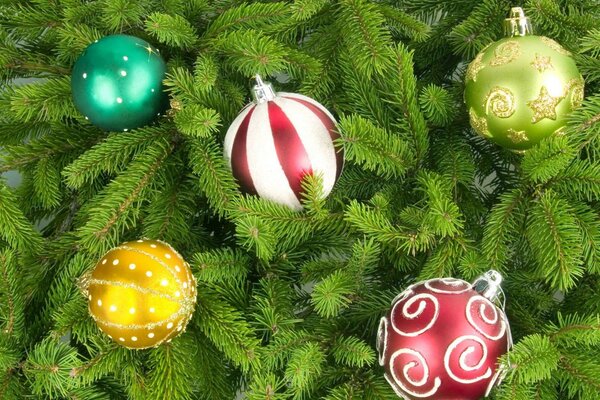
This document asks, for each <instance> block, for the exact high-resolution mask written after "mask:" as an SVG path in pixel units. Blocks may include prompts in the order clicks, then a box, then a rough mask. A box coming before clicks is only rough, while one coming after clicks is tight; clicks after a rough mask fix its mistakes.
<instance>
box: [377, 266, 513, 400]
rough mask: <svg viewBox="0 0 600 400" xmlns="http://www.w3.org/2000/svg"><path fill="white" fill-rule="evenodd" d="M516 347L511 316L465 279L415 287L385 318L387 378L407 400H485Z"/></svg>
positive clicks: (381, 346) (381, 336) (382, 353)
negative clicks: (503, 358) (505, 356)
mask: <svg viewBox="0 0 600 400" xmlns="http://www.w3.org/2000/svg"><path fill="white" fill-rule="evenodd" d="M511 345H512V341H511V337H510V328H509V325H508V322H507V319H506V315H505V314H504V312H503V311H502V310H500V309H499V308H498V307H496V306H495V305H494V304H492V303H491V302H490V301H489V300H488V299H486V298H485V297H483V296H481V295H480V294H479V293H478V292H476V291H475V290H473V289H472V286H471V284H469V283H468V282H465V281H463V280H459V279H452V278H444V279H432V280H428V281H425V282H421V283H418V284H415V285H412V286H410V287H409V288H408V289H406V290H405V291H404V292H402V293H401V294H399V295H398V296H397V297H396V298H395V299H394V300H393V302H392V308H391V310H390V311H389V312H388V314H387V315H386V316H385V317H383V318H382V319H381V322H380V325H379V333H378V342H377V348H378V350H379V363H380V364H381V365H382V366H383V367H384V368H385V371H386V372H385V378H386V379H387V381H388V382H389V383H390V385H391V386H392V387H393V388H394V390H395V392H396V393H397V394H398V396H400V397H401V398H403V399H410V400H416V399H421V400H422V399H426V400H479V399H481V398H482V397H484V396H487V394H488V393H489V392H490V390H491V389H492V388H493V387H494V385H496V384H497V383H498V381H499V380H501V377H502V374H503V371H502V370H501V368H499V367H498V365H497V362H498V358H499V357H500V356H501V355H503V354H504V353H506V352H507V351H508V349H509V347H510V346H511Z"/></svg>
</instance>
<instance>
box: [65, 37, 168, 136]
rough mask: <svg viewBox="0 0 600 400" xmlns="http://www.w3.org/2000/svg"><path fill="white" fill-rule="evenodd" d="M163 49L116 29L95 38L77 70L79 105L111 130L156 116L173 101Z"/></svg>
mask: <svg viewBox="0 0 600 400" xmlns="http://www.w3.org/2000/svg"><path fill="white" fill-rule="evenodd" d="M165 72H166V66H165V62H164V61H163V59H162V57H161V56H160V54H159V50H158V49H156V48H154V47H152V46H151V45H150V44H149V43H148V42H146V41H145V40H142V39H140V38H137V37H134V36H128V35H111V36H106V37H104V38H102V39H100V40H96V41H95V42H94V43H92V44H90V45H89V46H88V47H87V48H86V49H85V50H84V51H83V53H82V54H81V55H80V56H79V58H78V59H77V61H76V62H75V65H74V67H73V71H72V73H71V91H72V95H73V102H74V103H75V107H76V108H77V110H78V111H79V112H80V113H82V114H83V115H84V117H85V119H86V120H89V121H90V123H92V124H93V125H95V126H97V127H99V128H101V129H104V130H107V131H128V130H130V129H136V128H140V127H142V126H145V125H147V124H149V123H151V122H152V121H154V120H155V119H156V118H157V117H158V116H159V115H161V113H163V112H164V111H165V110H166V109H167V107H168V96H167V94H166V93H165V92H164V90H163V84H162V81H163V79H164V77H165Z"/></svg>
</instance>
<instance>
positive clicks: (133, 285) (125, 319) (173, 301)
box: [80, 239, 196, 349]
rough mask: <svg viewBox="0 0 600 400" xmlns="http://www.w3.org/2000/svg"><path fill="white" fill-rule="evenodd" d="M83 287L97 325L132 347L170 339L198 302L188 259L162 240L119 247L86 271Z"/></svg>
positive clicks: (178, 332) (157, 343)
mask: <svg viewBox="0 0 600 400" xmlns="http://www.w3.org/2000/svg"><path fill="white" fill-rule="evenodd" d="M80 287H81V289H82V291H83V293H84V294H85V295H86V296H87V297H88V305H89V312H90V315H91V316H92V317H93V318H94V321H95V322H96V325H98V328H100V330H102V331H103V332H104V333H106V334H107V335H108V337H109V338H110V339H112V340H113V341H114V342H116V343H118V344H120V345H121V346H124V347H127V348H130V349H145V348H148V347H156V346H159V345H160V344H162V343H164V342H169V341H171V339H173V338H174V337H175V336H177V335H179V334H180V333H181V332H182V331H183V330H184V329H185V327H186V325H187V323H188V322H189V320H190V319H191V317H192V313H193V312H194V307H195V304H196V279H195V278H194V276H193V275H192V272H191V270H190V266H189V264H188V263H187V262H185V260H184V259H183V258H182V257H181V255H180V254H179V253H178V252H177V251H176V250H175V249H173V247H171V246H170V245H169V244H168V243H164V242H161V241H159V240H144V239H141V240H137V241H134V242H127V243H123V244H121V245H120V246H118V247H115V248H114V249H112V250H110V251H109V252H108V253H106V254H105V255H104V257H102V258H101V259H100V261H98V263H97V264H96V266H95V267H94V269H93V270H92V271H90V272H88V273H86V274H84V275H83V277H82V278H81V280H80Z"/></svg>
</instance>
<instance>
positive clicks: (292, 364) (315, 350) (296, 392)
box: [285, 342, 325, 399]
mask: <svg viewBox="0 0 600 400" xmlns="http://www.w3.org/2000/svg"><path fill="white" fill-rule="evenodd" d="M324 363H325V355H324V354H323V351H322V350H321V348H320V347H319V345H318V344H317V343H314V342H308V343H306V344H304V345H302V346H301V347H299V348H298V349H296V350H294V351H293V352H292V355H291V357H290V360H289V362H288V365H287V368H286V370H285V379H286V381H288V382H289V385H290V389H289V390H290V392H291V393H292V396H293V397H292V398H294V399H301V398H304V397H305V396H307V395H309V394H310V392H311V390H312V389H314V387H315V386H316V384H317V380H318V378H319V376H320V374H321V372H322V370H323V364H324Z"/></svg>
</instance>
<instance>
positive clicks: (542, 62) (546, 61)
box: [531, 53, 554, 73]
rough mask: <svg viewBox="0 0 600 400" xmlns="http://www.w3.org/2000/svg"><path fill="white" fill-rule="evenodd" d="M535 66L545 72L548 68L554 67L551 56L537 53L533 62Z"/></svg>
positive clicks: (540, 71)
mask: <svg viewBox="0 0 600 400" xmlns="http://www.w3.org/2000/svg"><path fill="white" fill-rule="evenodd" d="M531 65H533V68H535V69H537V70H538V72H539V73H544V72H545V71H546V70H548V69H554V66H553V65H552V61H551V59H550V57H544V56H541V55H539V54H537V53H535V59H534V60H533V61H532V62H531Z"/></svg>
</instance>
